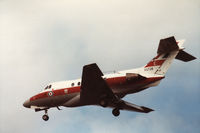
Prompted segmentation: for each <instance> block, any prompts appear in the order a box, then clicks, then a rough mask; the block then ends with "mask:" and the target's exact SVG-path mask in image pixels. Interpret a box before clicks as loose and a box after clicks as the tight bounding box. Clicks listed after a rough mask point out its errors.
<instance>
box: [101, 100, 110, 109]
mask: <svg viewBox="0 0 200 133" xmlns="http://www.w3.org/2000/svg"><path fill="white" fill-rule="evenodd" d="M99 104H100V105H101V106H102V107H104V108H105V107H107V106H108V101H107V100H105V99H101V100H100V102H99Z"/></svg>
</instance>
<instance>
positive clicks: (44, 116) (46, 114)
mask: <svg viewBox="0 0 200 133" xmlns="http://www.w3.org/2000/svg"><path fill="white" fill-rule="evenodd" d="M47 111H48V110H47V109H46V110H45V114H44V115H43V116H42V119H43V120H44V121H48V120H49V116H48V113H47Z"/></svg>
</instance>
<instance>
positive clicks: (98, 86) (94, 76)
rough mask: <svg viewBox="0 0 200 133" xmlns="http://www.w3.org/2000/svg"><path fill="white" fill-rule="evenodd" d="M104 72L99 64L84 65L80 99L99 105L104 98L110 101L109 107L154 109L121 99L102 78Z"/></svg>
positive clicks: (137, 110)
mask: <svg viewBox="0 0 200 133" xmlns="http://www.w3.org/2000/svg"><path fill="white" fill-rule="evenodd" d="M102 76H103V73H102V72H101V70H100V69H99V67H98V66H97V64H95V63H94V64H89V65H85V66H84V67H83V73H82V83H81V92H80V100H81V102H82V104H85V105H98V104H99V103H100V100H101V99H102V98H106V99H107V100H108V101H109V105H108V106H109V107H111V108H119V109H121V110H129V111H135V112H143V113H148V112H151V111H153V110H152V109H149V108H147V107H143V106H138V105H135V104H132V103H129V102H126V101H124V100H121V99H119V98H118V97H117V96H115V94H114V93H113V92H112V90H111V89H110V87H109V86H108V84H107V83H106V81H105V80H104V79H103V78H102Z"/></svg>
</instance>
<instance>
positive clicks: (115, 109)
mask: <svg viewBox="0 0 200 133" xmlns="http://www.w3.org/2000/svg"><path fill="white" fill-rule="evenodd" d="M112 114H113V115H114V116H116V117H117V116H119V114H120V111H119V109H118V108H114V109H113V110H112Z"/></svg>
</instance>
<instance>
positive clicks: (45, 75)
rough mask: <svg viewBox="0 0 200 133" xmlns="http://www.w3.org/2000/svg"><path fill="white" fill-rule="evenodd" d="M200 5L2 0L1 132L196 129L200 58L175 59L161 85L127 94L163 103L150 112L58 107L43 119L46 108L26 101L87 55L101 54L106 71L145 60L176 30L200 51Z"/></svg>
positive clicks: (69, 75) (71, 75) (74, 72)
mask: <svg viewBox="0 0 200 133" xmlns="http://www.w3.org/2000/svg"><path fill="white" fill-rule="evenodd" d="M199 5H200V4H199V1H195V0H192V1H187V0H183V1H172V0H171V1H158V0H153V1H138V0H135V1H130V0H125V1H120V0H117V1H112V0H109V1H98V0H97V1H91V0H86V1H80V0H79V1H53V0H52V1H51V0H48V1H39V0H34V1H23V0H18V1H12V0H6V1H3V0H2V1H1V2H0V9H1V10H0V18H1V21H0V29H1V30H0V60H1V61H0V73H1V75H0V82H1V84H0V117H1V120H0V132H5V133H7V132H21V133H23V132H45V131H48V132H55V131H60V132H75V131H79V132H80V131H81V132H95V133H96V132H100V131H101V132H124V131H126V132H132V131H135V132H180V131H181V132H186V131H192V132H198V131H199V128H198V125H199V123H200V122H199V120H198V116H199V113H198V112H199V111H198V110H199V108H198V103H199V101H200V99H199V96H198V94H199V89H198V88H199V86H200V84H199V81H198V79H199V78H200V77H199V75H200V71H199V66H200V64H199V62H198V60H196V61H193V62H190V63H188V64H183V63H181V62H178V61H175V62H174V64H173V65H172V68H173V69H170V70H169V73H168V74H167V76H166V79H165V80H164V81H163V82H162V83H161V84H160V86H159V87H157V88H150V89H149V90H145V91H144V92H141V93H138V94H134V95H130V96H128V97H126V98H125V99H127V100H128V101H131V102H133V103H136V104H141V105H145V106H150V107H153V108H154V109H156V110H157V112H154V113H152V114H148V115H146V114H138V113H132V112H123V111H122V113H121V116H120V117H119V118H114V117H112V116H111V110H109V109H100V108H98V107H83V108H78V109H68V108H66V109H64V110H63V111H60V112H58V111H57V110H54V109H52V110H50V112H49V113H50V115H51V116H50V121H49V122H48V123H44V122H43V121H42V120H41V118H40V117H41V116H42V114H43V112H40V113H35V112H33V111H30V110H27V109H25V108H23V107H22V103H23V101H24V100H25V99H26V98H28V97H29V96H31V95H33V94H36V93H38V92H39V91H40V90H42V89H43V87H44V86H45V85H46V84H47V83H49V82H52V81H59V80H67V79H75V78H79V77H80V76H81V70H82V66H83V65H84V64H87V63H91V62H97V63H98V65H99V66H100V68H101V69H102V71H109V70H122V69H128V68H134V67H139V66H142V65H144V64H145V63H147V62H148V61H149V60H150V59H151V58H152V57H153V56H155V54H156V49H157V44H158V42H159V39H160V38H165V37H168V36H171V35H175V37H176V38H177V39H182V38H185V39H186V48H187V51H189V52H190V53H192V54H193V55H195V56H197V57H199V56H200V52H199V41H200V39H199V35H200V30H199V20H200V17H199V14H198V13H199V9H200V8H199ZM187 70H190V71H187ZM167 77H169V78H167ZM174 81H176V82H174ZM174 88H175V89H174ZM188 88H189V89H188ZM166 94H167V95H166ZM177 95H178V96H177ZM185 104H186V105H187V106H188V107H189V108H187V107H185ZM193 109H195V110H193ZM94 112H95V113H94ZM163 112H164V113H163ZM179 112H180V114H179ZM190 112H191V113H190ZM99 116H101V117H99ZM94 118H95V119H94ZM96 118H98V119H96ZM187 121H189V122H191V123H192V124H191V123H189V122H187ZM27 123H29V124H27ZM24 127H25V128H24ZM144 127H145V128H144Z"/></svg>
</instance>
